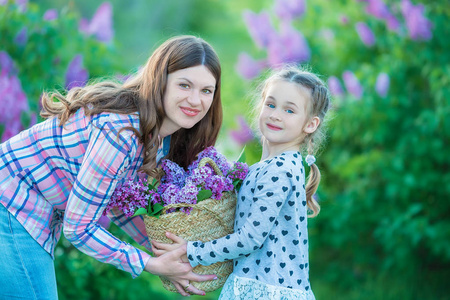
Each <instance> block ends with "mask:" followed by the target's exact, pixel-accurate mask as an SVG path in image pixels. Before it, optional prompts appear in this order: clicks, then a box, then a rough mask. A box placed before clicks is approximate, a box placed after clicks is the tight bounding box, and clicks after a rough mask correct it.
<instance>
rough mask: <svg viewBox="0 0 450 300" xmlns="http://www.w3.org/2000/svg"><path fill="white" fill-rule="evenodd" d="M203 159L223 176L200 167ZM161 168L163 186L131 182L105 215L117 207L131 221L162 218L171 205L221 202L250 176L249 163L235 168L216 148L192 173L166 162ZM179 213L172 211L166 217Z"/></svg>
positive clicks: (193, 166) (203, 154)
mask: <svg viewBox="0 0 450 300" xmlns="http://www.w3.org/2000/svg"><path fill="white" fill-rule="evenodd" d="M203 158H210V159H212V160H213V161H214V163H215V164H216V165H217V167H218V168H219V169H220V170H221V172H222V174H220V175H218V174H216V172H215V170H214V169H213V168H212V167H211V166H210V165H209V164H206V165H205V166H203V167H199V162H200V161H201V160H202V159H203ZM161 167H162V169H163V171H164V175H163V176H162V178H161V180H160V183H159V185H158V184H157V182H156V181H155V180H153V182H148V181H147V179H142V178H139V177H138V178H137V180H133V179H128V180H127V181H125V182H124V183H123V184H122V185H121V186H119V187H117V188H116V190H115V191H114V193H113V196H112V197H111V200H110V202H109V203H108V205H107V207H106V209H105V211H104V214H106V213H107V212H108V211H109V210H111V209H112V208H113V207H117V208H119V209H120V210H122V211H123V212H124V213H125V215H126V216H128V217H130V216H133V215H134V214H136V215H141V214H148V215H149V216H155V217H158V216H159V215H160V214H161V212H162V209H163V207H164V206H168V205H170V204H177V203H187V204H197V202H199V201H202V200H205V199H208V198H212V199H216V200H220V199H221V198H222V195H223V193H224V192H230V191H233V189H235V188H236V189H237V187H238V186H239V185H240V184H241V182H242V180H243V179H244V178H245V176H246V175H247V173H248V166H247V165H246V164H245V163H240V162H237V163H235V165H234V166H233V168H231V165H230V164H229V163H228V161H227V159H226V158H225V156H223V155H222V154H221V153H220V152H218V151H217V150H216V149H215V148H214V147H212V146H211V147H208V148H206V149H205V150H204V151H202V152H200V153H199V154H198V157H197V160H196V161H194V162H193V163H192V164H191V165H190V166H189V167H188V172H186V171H185V170H184V169H183V168H182V167H180V166H179V165H178V164H176V163H174V162H172V161H170V160H163V162H162V164H161ZM219 173H220V172H219ZM140 208H145V209H140ZM138 210H139V211H138ZM177 210H178V209H177V208H173V207H171V208H169V209H167V210H166V213H172V212H174V211H177ZM179 210H180V211H181V212H184V213H186V214H189V213H190V212H191V210H192V208H191V207H181V208H180V209H179Z"/></svg>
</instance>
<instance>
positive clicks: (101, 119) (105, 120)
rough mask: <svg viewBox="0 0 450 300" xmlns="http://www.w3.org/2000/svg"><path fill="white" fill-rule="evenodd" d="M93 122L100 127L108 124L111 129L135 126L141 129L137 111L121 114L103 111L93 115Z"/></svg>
mask: <svg viewBox="0 0 450 300" xmlns="http://www.w3.org/2000/svg"><path fill="white" fill-rule="evenodd" d="M91 122H92V123H93V124H94V125H96V126H97V127H100V128H103V127H104V126H105V125H106V124H107V125H108V126H107V127H109V128H110V129H115V128H118V129H121V128H124V127H133V128H135V129H137V130H139V115H138V114H137V113H132V114H119V113H113V112H102V113H99V114H96V115H93V116H92V118H91Z"/></svg>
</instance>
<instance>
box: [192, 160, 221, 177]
mask: <svg viewBox="0 0 450 300" xmlns="http://www.w3.org/2000/svg"><path fill="white" fill-rule="evenodd" d="M206 164H209V165H210V166H211V167H212V168H213V170H214V171H215V172H216V174H217V175H219V176H223V173H222V171H221V170H220V168H219V167H218V166H217V164H216V163H215V162H214V160H212V159H211V158H209V157H204V158H202V159H201V160H200V162H199V163H198V167H197V168H199V169H200V168H201V167H204V166H206Z"/></svg>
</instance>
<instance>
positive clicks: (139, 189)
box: [103, 178, 150, 217]
mask: <svg viewBox="0 0 450 300" xmlns="http://www.w3.org/2000/svg"><path fill="white" fill-rule="evenodd" d="M147 191H148V188H147V187H146V186H145V183H144V182H143V181H142V180H140V179H139V180H138V181H137V182H135V181H133V180H132V179H131V178H128V179H127V180H126V181H125V182H124V183H123V184H122V185H120V186H118V187H117V188H116V189H115V191H114V193H113V195H112V196H111V199H110V200H109V202H108V204H107V205H106V208H105V210H104V211H103V215H104V216H106V214H107V213H108V212H109V211H110V210H111V209H113V208H114V207H117V208H119V209H120V210H121V211H122V212H123V213H124V214H125V215H126V216H127V217H131V216H132V215H134V213H135V212H136V210H137V209H139V208H141V207H144V208H145V207H147V205H148V201H149V197H150V196H149V194H148V193H147Z"/></svg>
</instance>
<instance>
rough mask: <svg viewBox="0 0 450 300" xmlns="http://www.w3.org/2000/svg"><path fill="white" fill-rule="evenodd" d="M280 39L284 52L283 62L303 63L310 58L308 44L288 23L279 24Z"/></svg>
mask: <svg viewBox="0 0 450 300" xmlns="http://www.w3.org/2000/svg"><path fill="white" fill-rule="evenodd" d="M280 37H281V40H282V43H283V46H284V47H285V51H286V52H285V60H284V62H286V63H289V62H305V61H308V60H309V59H310V58H311V50H310V49H309V45H308V42H307V41H306V39H305V37H304V36H303V34H302V33H301V32H300V31H298V30H296V29H295V28H294V27H293V26H292V24H291V23H290V22H283V23H282V24H281V32H280Z"/></svg>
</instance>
